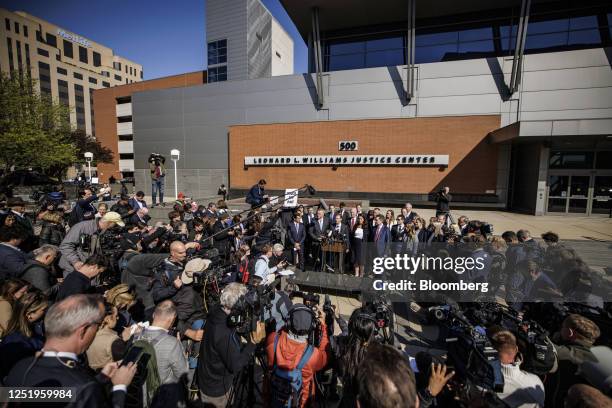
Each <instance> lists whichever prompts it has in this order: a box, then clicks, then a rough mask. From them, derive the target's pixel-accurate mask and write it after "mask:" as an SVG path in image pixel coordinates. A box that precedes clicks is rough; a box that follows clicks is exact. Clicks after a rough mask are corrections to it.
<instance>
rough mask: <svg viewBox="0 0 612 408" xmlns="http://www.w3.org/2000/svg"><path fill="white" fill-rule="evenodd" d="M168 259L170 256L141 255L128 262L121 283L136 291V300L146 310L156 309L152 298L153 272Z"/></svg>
mask: <svg viewBox="0 0 612 408" xmlns="http://www.w3.org/2000/svg"><path fill="white" fill-rule="evenodd" d="M167 257H168V254H139V255H135V256H133V257H132V258H130V260H129V261H128V264H127V268H126V269H125V271H124V272H123V273H122V274H121V283H127V284H128V285H129V286H130V287H133V288H134V290H135V291H136V298H137V299H138V300H140V301H142V304H143V305H144V308H145V310H146V309H152V308H153V307H155V302H153V296H151V283H152V282H153V270H154V269H155V267H157V266H158V265H159V264H160V263H162V262H163V261H164V259H165V258H167Z"/></svg>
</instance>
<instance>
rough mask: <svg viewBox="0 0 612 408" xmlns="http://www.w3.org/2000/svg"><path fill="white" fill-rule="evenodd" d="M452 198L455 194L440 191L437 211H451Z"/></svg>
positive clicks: (437, 198)
mask: <svg viewBox="0 0 612 408" xmlns="http://www.w3.org/2000/svg"><path fill="white" fill-rule="evenodd" d="M452 199H453V196H452V195H450V194H442V193H438V196H437V197H436V212H445V213H447V212H449V211H450V202H451V200H452Z"/></svg>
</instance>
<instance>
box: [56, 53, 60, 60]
mask: <svg viewBox="0 0 612 408" xmlns="http://www.w3.org/2000/svg"><path fill="white" fill-rule="evenodd" d="M55 59H56V60H58V61H61V60H62V56H61V55H60V54H59V53H57V54H55Z"/></svg>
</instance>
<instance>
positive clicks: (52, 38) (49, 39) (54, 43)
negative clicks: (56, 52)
mask: <svg viewBox="0 0 612 408" xmlns="http://www.w3.org/2000/svg"><path fill="white" fill-rule="evenodd" d="M46 38H47V41H46V42H47V45H49V46H51V47H55V48H57V38H56V37H55V36H54V35H53V34H49V33H47V34H46Z"/></svg>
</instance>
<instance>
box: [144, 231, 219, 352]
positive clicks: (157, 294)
mask: <svg viewBox="0 0 612 408" xmlns="http://www.w3.org/2000/svg"><path fill="white" fill-rule="evenodd" d="M186 257H187V249H186V247H185V245H184V244H183V243H182V242H179V241H174V242H173V243H172V244H170V256H169V257H168V258H166V259H165V260H164V261H163V262H162V263H161V264H160V265H159V266H158V268H157V271H156V273H155V279H154V281H153V285H152V287H151V295H152V297H153V301H154V302H155V304H156V305H157V304H159V303H160V302H162V301H164V300H166V299H170V300H172V302H174V304H175V305H176V311H177V329H178V330H179V331H180V333H181V334H183V335H185V336H187V337H189V338H190V339H192V340H195V341H200V340H202V335H203V332H202V330H196V329H192V328H191V325H192V323H194V322H195V321H196V320H203V319H204V313H203V310H204V308H203V305H202V298H201V297H200V295H199V294H198V293H196V291H195V290H194V289H193V286H192V285H191V284H192V283H193V273H194V272H201V271H203V270H204V269H206V268H207V267H208V265H209V264H210V261H206V260H204V259H200V258H196V259H194V260H192V261H190V262H189V264H188V265H187V266H189V267H187V266H185V264H184V262H185V259H186Z"/></svg>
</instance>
